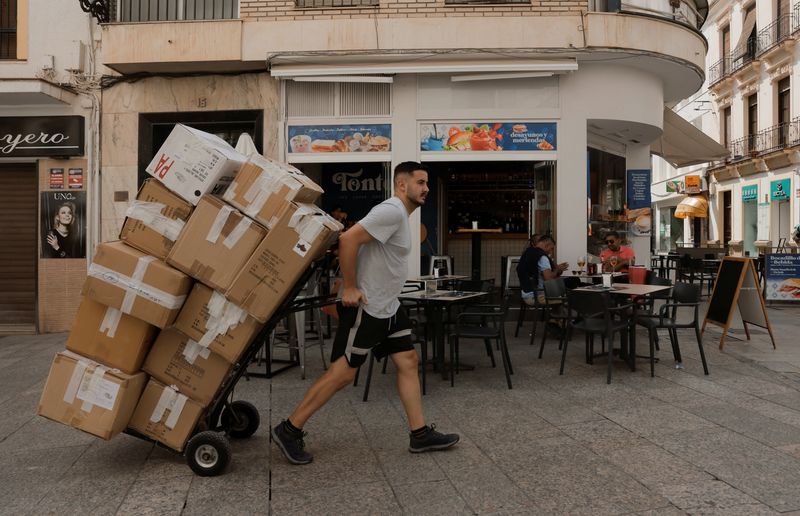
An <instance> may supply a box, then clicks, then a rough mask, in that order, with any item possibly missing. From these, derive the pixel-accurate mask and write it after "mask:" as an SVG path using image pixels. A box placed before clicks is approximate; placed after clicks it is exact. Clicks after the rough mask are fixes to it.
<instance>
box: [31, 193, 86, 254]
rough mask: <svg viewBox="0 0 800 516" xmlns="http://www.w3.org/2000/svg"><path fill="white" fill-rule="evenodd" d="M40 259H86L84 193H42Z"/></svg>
mask: <svg viewBox="0 0 800 516" xmlns="http://www.w3.org/2000/svg"><path fill="white" fill-rule="evenodd" d="M41 195H42V205H41V226H42V227H41V235H42V236H41V238H42V258H86V192H69V191H62V192H42V194H41Z"/></svg>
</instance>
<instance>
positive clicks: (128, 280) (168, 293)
mask: <svg viewBox="0 0 800 516" xmlns="http://www.w3.org/2000/svg"><path fill="white" fill-rule="evenodd" d="M191 288H192V278H190V277H189V276H187V275H186V274H184V273H182V272H181V271H179V270H176V269H173V268H172V267H170V266H169V265H167V264H166V263H164V262H162V261H160V260H158V259H156V258H155V257H154V256H149V255H146V254H144V253H143V252H141V251H139V250H137V249H134V248H133V247H129V246H127V245H125V244H124V243H122V242H119V241H117V242H107V243H103V244H98V245H97V249H96V252H95V256H94V261H93V262H92V264H91V265H90V266H89V272H88V274H87V276H86V282H85V283H84V284H83V294H84V295H85V296H87V297H89V298H91V299H93V300H95V301H97V302H98V303H101V304H104V305H106V306H111V307H113V308H117V309H119V310H121V311H122V313H125V314H128V315H132V316H133V317H136V318H137V319H141V320H143V321H146V322H148V323H150V324H152V325H153V326H158V327H159V328H164V327H166V326H168V325H170V324H172V322H173V321H174V320H175V317H177V316H178V312H179V311H180V308H181V306H183V302H184V301H185V300H186V294H188V293H189V289H191Z"/></svg>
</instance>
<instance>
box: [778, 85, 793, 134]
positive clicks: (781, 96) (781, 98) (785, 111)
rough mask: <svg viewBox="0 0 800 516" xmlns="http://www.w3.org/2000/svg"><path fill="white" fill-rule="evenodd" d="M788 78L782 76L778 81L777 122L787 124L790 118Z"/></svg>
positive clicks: (790, 95)
mask: <svg viewBox="0 0 800 516" xmlns="http://www.w3.org/2000/svg"><path fill="white" fill-rule="evenodd" d="M790 80H791V79H790V78H789V77H784V78H783V79H781V80H780V81H778V123H779V124H787V123H789V120H790V119H791V112H792V107H791V97H792V93H791V90H790V88H789V85H790Z"/></svg>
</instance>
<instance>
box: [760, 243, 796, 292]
mask: <svg viewBox="0 0 800 516" xmlns="http://www.w3.org/2000/svg"><path fill="white" fill-rule="evenodd" d="M766 265H767V273H766V299H767V300H768V301H800V254H768V255H767V256H766Z"/></svg>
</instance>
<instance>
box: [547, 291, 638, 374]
mask: <svg viewBox="0 0 800 516" xmlns="http://www.w3.org/2000/svg"><path fill="white" fill-rule="evenodd" d="M567 302H568V304H569V308H570V310H573V311H574V312H575V313H576V314H577V318H576V319H574V320H570V326H571V327H572V328H576V329H579V330H583V332H584V333H585V337H586V361H587V362H589V363H591V359H592V356H593V353H594V336H595V335H600V336H602V337H603V339H604V340H607V341H608V351H607V353H608V373H607V378H606V383H609V384H610V383H611V370H612V367H613V358H614V353H613V352H614V344H613V343H614V335H615V334H619V335H620V340H622V338H623V337H626V336H627V334H628V333H629V332H631V331H632V325H631V321H632V320H633V319H632V318H631V317H630V313H631V310H632V308H633V305H632V304H630V303H627V304H624V305H620V306H613V305H612V301H611V296H610V295H609V294H608V293H605V292H586V291H580V290H570V291H568V292H567ZM568 344H569V341H568V340H565V341H564V343H563V347H562V349H561V369H560V370H559V373H558V374H564V362H565V361H566V358H567V345H568Z"/></svg>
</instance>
